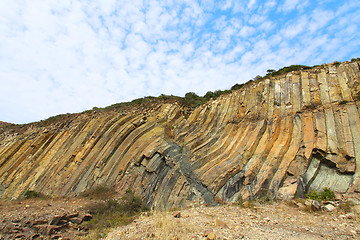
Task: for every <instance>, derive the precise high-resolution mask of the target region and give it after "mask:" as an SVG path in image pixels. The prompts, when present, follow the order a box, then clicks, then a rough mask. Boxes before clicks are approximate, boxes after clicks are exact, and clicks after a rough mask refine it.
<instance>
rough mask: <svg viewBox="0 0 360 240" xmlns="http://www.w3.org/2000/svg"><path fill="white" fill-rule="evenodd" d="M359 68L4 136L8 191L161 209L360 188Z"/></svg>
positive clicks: (309, 73) (1, 186) (0, 164)
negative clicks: (85, 195) (131, 197)
mask: <svg viewBox="0 0 360 240" xmlns="http://www.w3.org/2000/svg"><path fill="white" fill-rule="evenodd" d="M359 78H360V69H359V63H358V62H351V63H350V62H345V63H341V64H329V65H322V66H319V67H314V68H312V69H308V70H302V71H296V72H290V73H288V74H286V75H282V76H277V77H272V78H270V79H265V80H262V81H258V82H251V83H248V84H246V85H245V86H244V87H243V88H241V89H239V90H236V91H232V93H231V94H227V95H223V96H221V97H219V98H218V99H216V100H211V101H209V102H207V103H206V104H204V105H202V106H199V107H197V108H196V109H194V110H193V111H192V112H186V111H185V110H184V107H182V106H181V105H180V104H179V103H176V102H174V103H163V104H159V105H157V106H156V107H155V106H153V107H151V108H148V109H142V110H134V111H128V112H127V113H126V114H124V113H121V112H115V111H102V112H101V111H100V112H99V113H92V114H88V113H84V114H78V115H74V116H70V117H69V118H68V119H63V120H61V121H58V122H55V123H52V124H49V125H48V126H45V127H36V125H34V124H33V125H31V124H30V125H28V126H27V130H26V131H23V132H21V133H18V134H16V133H12V134H10V133H9V131H4V133H3V134H2V137H1V138H0V195H1V197H3V198H12V197H15V198H16V197H19V196H21V195H22V194H24V192H25V191H27V190H34V191H38V192H42V193H44V194H48V195H53V196H63V195H74V194H79V193H81V192H83V191H86V190H87V189H91V188H94V187H95V186H99V185H107V186H112V187H114V188H116V189H117V190H118V191H119V192H121V191H124V190H126V189H127V188H132V189H133V190H135V191H136V193H138V194H140V195H141V196H142V197H143V198H144V200H145V201H146V202H147V203H148V204H149V205H152V206H154V207H156V208H171V207H173V206H177V207H179V206H185V205H186V204H188V203H191V202H204V203H207V204H214V203H215V202H216V201H218V200H221V201H226V202H231V201H237V200H238V199H240V198H242V199H248V198H254V197H256V196H261V195H264V194H266V195H268V196H271V197H280V198H289V197H293V196H294V195H295V194H299V195H301V194H304V193H305V192H306V191H308V190H309V189H315V190H320V189H322V188H324V187H329V188H330V189H332V190H334V191H337V192H340V193H354V192H355V193H356V192H360V170H359V166H360V117H359V109H360V108H359V107H360V105H359V104H360V103H359V101H358V100H359V99H360V86H359Z"/></svg>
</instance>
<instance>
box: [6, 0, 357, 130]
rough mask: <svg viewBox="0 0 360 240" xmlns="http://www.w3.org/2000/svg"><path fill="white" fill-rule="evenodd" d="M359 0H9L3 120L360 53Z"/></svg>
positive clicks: (203, 88) (229, 82)
mask: <svg viewBox="0 0 360 240" xmlns="http://www.w3.org/2000/svg"><path fill="white" fill-rule="evenodd" d="M359 40H360V0H349V1H339V0H337V1H335V0H319V1H310V0H302V1H300V0H284V1H274V0H267V1H266V0H265V1H259V0H249V1H235V0H225V1H212V0H203V1H195V0H185V1H175V0H163V1H155V0H132V1H116V0H101V1H81V0H61V1H60V0H56V1H55V0H47V1H43V0H31V1H30V0H2V1H1V2H0V86H1V88H0V121H6V122H12V123H27V122H32V121H38V120H41V119H45V118H48V117H50V116H53V115H57V114H61V113H72V112H81V111H84V110H87V109H91V108H93V107H94V106H97V107H104V106H108V105H111V104H114V103H118V102H124V101H130V100H133V99H135V98H140V97H144V96H158V95H160V94H168V95H170V94H172V95H178V96H184V94H185V93H186V92H190V91H191V92H195V93H197V94H198V95H203V94H205V93H206V92H207V91H209V90H211V91H215V90H217V89H222V90H224V89H229V88H230V87H231V86H233V85H234V84H235V83H243V82H246V81H248V80H249V79H252V78H254V77H255V76H256V75H264V74H266V70H267V69H270V68H271V69H278V68H281V67H284V66H289V65H291V64H304V65H315V64H316V65H317V64H322V63H330V62H333V61H345V60H350V59H351V58H358V57H360V41H359Z"/></svg>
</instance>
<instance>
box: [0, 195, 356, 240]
mask: <svg viewBox="0 0 360 240" xmlns="http://www.w3.org/2000/svg"><path fill="white" fill-rule="evenodd" d="M91 202H92V200H87V199H42V200H39V199H30V200H24V201H0V239H80V238H81V236H84V235H86V233H87V230H86V229H85V228H84V227H83V225H82V223H83V222H84V221H85V218H86V217H89V216H88V215H87V212H86V211H85V210H84V206H85V205H87V204H89V203H91ZM359 220H360V216H359V214H357V213H353V212H351V213H345V212H344V211H342V210H341V209H336V210H334V211H332V212H325V211H319V212H311V211H308V210H305V209H302V208H300V207H299V206H297V205H296V204H294V203H293V202H275V203H271V204H259V203H255V204H253V205H252V206H249V207H247V208H244V207H241V206H238V205H222V206H216V207H205V206H200V207H196V208H189V209H183V210H179V211H172V212H146V213H142V214H141V216H140V217H138V218H137V219H136V220H135V221H134V222H132V223H131V224H129V225H127V226H123V227H119V228H117V229H114V230H112V231H111V232H110V233H109V234H108V235H107V237H106V239H108V240H110V239H173V240H174V239H177V240H180V239H360V221H359Z"/></svg>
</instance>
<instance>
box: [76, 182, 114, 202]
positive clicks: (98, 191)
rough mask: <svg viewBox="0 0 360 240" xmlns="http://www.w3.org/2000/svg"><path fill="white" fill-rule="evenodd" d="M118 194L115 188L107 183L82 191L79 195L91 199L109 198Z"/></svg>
mask: <svg viewBox="0 0 360 240" xmlns="http://www.w3.org/2000/svg"><path fill="white" fill-rule="evenodd" d="M115 194H116V192H115V190H114V188H112V187H110V186H105V185H97V186H94V187H93V188H90V189H88V190H86V191H85V192H82V193H80V195H79V197H84V198H89V199H109V198H110V197H112V196H114V195H115Z"/></svg>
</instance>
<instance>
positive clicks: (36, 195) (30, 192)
mask: <svg viewBox="0 0 360 240" xmlns="http://www.w3.org/2000/svg"><path fill="white" fill-rule="evenodd" d="M46 197H47V196H46V195H44V194H42V193H39V192H36V191H33V190H28V191H26V192H25V193H24V198H25V199H31V198H46Z"/></svg>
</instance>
